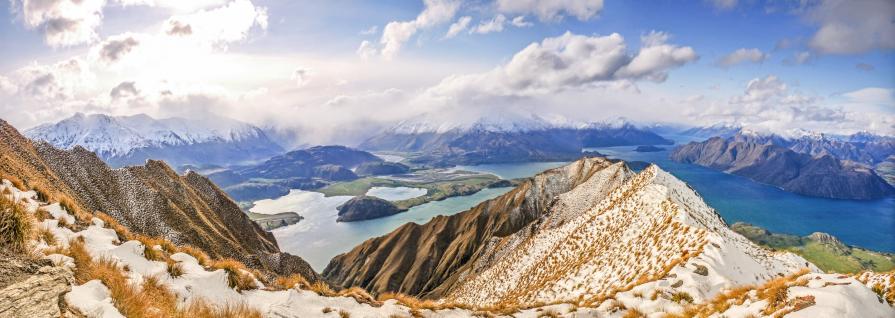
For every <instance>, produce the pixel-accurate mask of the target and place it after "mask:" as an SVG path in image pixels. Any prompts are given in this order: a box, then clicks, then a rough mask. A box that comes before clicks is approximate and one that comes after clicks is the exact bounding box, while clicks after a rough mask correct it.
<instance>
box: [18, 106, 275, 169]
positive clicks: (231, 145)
mask: <svg viewBox="0 0 895 318" xmlns="http://www.w3.org/2000/svg"><path fill="white" fill-rule="evenodd" d="M24 134H25V136H27V137H28V138H31V139H35V140H41V141H46V142H48V143H50V144H51V145H53V146H55V147H57V148H62V149H72V148H74V147H75V146H82V147H84V148H86V149H87V150H90V151H93V152H95V153H96V154H97V155H99V156H100V157H101V158H103V160H105V161H107V162H109V163H110V164H113V165H116V166H119V165H128V164H140V163H142V162H143V161H145V159H150V158H151V159H162V160H166V161H169V162H171V163H173V164H228V163H238V162H241V161H249V160H256V159H264V158H267V157H270V156H272V155H274V154H277V153H280V152H282V148H280V147H279V146H278V145H276V144H275V143H274V142H273V141H271V140H270V139H269V138H268V137H267V135H265V134H264V132H263V131H262V130H261V129H260V128H258V127H255V126H252V125H250V124H246V123H243V122H239V121H236V120H232V119H227V118H221V117H218V118H206V119H204V120H191V119H184V118H176V117H175V118H165V119H154V118H152V117H149V116H148V115H145V114H140V115H133V116H109V115H104V114H91V115H84V114H82V113H77V114H75V115H74V116H72V117H69V118H66V119H63V120H61V121H59V122H57V123H53V124H44V125H40V126H37V127H34V128H31V129H29V130H27V131H25V132H24ZM190 147H193V148H196V149H197V150H198V149H202V150H215V151H218V152H222V155H217V154H215V153H206V154H205V155H201V154H197V155H196V156H191V155H190V154H189V152H190V151H188V150H190V149H189V148H190ZM175 150H176V151H181V152H184V154H176V153H174V151H175ZM224 156H232V161H231V162H221V161H220V160H216V159H217V158H220V157H224ZM172 159H173V160H172ZM225 161H226V160H225Z"/></svg>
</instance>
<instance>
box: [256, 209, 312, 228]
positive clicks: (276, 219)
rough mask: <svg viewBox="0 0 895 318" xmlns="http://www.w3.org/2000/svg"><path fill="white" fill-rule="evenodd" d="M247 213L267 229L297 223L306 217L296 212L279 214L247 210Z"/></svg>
mask: <svg viewBox="0 0 895 318" xmlns="http://www.w3.org/2000/svg"><path fill="white" fill-rule="evenodd" d="M246 214H248V215H249V218H250V219H252V221H255V223H258V225H259V226H261V228H262V229H264V230H265V231H270V230H273V229H277V228H281V227H285V226H289V225H292V224H296V223H298V222H299V221H301V220H302V219H304V218H303V217H302V216H301V215H298V213H295V212H283V213H277V214H260V213H253V212H246Z"/></svg>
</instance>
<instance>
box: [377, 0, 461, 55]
mask: <svg viewBox="0 0 895 318" xmlns="http://www.w3.org/2000/svg"><path fill="white" fill-rule="evenodd" d="M424 2H425V4H426V8H425V9H424V10H423V12H421V13H420V14H419V16H417V17H416V19H414V20H411V21H392V22H389V23H388V24H386V25H385V28H383V29H382V38H381V39H380V40H379V43H380V44H381V45H382V49H381V51H380V53H381V54H382V56H383V57H385V58H386V59H392V58H394V57H396V56H397V55H398V53H399V52H400V51H401V47H402V46H404V43H406V42H407V40H409V39H410V37H412V36H413V35H414V34H416V33H417V32H418V31H419V30H421V29H428V28H431V27H433V26H436V25H440V24H443V23H446V22H449V21H451V19H453V18H454V15H456V14H457V10H459V9H460V2H459V1H457V0H424ZM368 47H369V46H368Z"/></svg>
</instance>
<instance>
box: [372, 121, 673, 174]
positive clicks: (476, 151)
mask: <svg viewBox="0 0 895 318" xmlns="http://www.w3.org/2000/svg"><path fill="white" fill-rule="evenodd" d="M670 144H673V142H672V141H671V140H668V139H665V138H663V137H662V136H659V135H658V134H655V133H653V132H650V131H648V130H644V129H640V128H638V127H636V126H635V125H633V124H631V123H629V122H627V121H624V120H619V121H615V122H609V123H575V122H568V121H564V122H556V121H548V120H545V119H542V118H540V117H537V116H533V117H530V118H524V119H522V120H510V119H489V118H483V119H479V120H477V121H474V122H472V123H470V124H465V125H463V124H444V123H433V122H428V121H406V122H402V123H400V124H398V125H396V126H394V127H392V128H390V129H388V130H385V131H383V132H382V133H380V134H377V135H375V136H373V137H370V138H369V139H367V140H366V141H364V142H363V143H361V144H360V145H359V148H361V149H366V150H372V151H398V152H409V153H418V155H416V156H411V158H410V159H409V161H410V162H411V163H415V164H426V165H433V166H445V165H453V164H470V165H471V164H485V163H505V162H528V161H569V160H575V159H577V158H580V157H581V151H582V149H583V148H586V147H608V146H626V145H670Z"/></svg>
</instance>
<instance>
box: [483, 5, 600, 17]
mask: <svg viewBox="0 0 895 318" xmlns="http://www.w3.org/2000/svg"><path fill="white" fill-rule="evenodd" d="M497 10H498V11H500V12H504V13H517V14H533V15H536V16H537V17H538V19H540V20H541V21H558V20H561V19H562V18H563V17H564V16H566V15H569V16H573V17H575V18H578V20H581V21H585V20H588V19H590V18H592V17H594V16H595V15H597V14H598V13H600V11H601V10H603V0H497Z"/></svg>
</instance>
